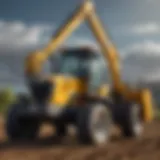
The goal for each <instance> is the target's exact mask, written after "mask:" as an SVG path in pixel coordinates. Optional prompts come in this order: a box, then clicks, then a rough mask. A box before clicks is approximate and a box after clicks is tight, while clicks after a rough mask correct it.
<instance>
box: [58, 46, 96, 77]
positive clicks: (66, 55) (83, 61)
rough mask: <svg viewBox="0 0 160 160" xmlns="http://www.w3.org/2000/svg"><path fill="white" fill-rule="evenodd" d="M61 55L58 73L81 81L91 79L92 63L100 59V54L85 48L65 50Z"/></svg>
mask: <svg viewBox="0 0 160 160" xmlns="http://www.w3.org/2000/svg"><path fill="white" fill-rule="evenodd" d="M59 55H60V61H59V70H58V73H59V74H63V75H68V76H72V77H76V78H80V79H81V78H82V79H83V78H84V79H86V78H87V79H88V78H89V76H90V69H91V65H92V64H91V63H92V62H93V60H95V59H97V58H98V54H96V53H95V52H93V51H92V50H91V49H90V48H84V47H83V48H68V49H63V50H62V52H61V53H60V54H59Z"/></svg>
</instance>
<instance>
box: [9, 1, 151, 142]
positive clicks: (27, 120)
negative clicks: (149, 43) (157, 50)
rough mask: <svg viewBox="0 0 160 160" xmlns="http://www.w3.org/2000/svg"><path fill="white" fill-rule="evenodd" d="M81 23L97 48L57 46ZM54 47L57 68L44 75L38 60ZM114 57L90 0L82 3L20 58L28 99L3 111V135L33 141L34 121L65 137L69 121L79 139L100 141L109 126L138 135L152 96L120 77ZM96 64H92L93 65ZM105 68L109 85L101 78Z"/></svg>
mask: <svg viewBox="0 0 160 160" xmlns="http://www.w3.org/2000/svg"><path fill="white" fill-rule="evenodd" d="M84 21H86V22H87V24H88V26H89V27H90V29H91V30H92V32H93V35H94V36H95V38H96V40H97V42H98V44H99V46H100V52H99V51H97V50H95V49H93V48H92V47H74V48H70V47H68V48H67V47H66V48H64V49H60V47H61V45H62V44H63V42H64V41H65V40H66V39H67V38H68V36H69V35H70V34H71V33H72V32H73V31H74V30H75V29H76V28H77V27H78V26H79V25H80V24H81V23H82V22H84ZM57 51H58V53H59V55H60V57H61V58H60V62H59V67H58V70H57V71H56V72H54V73H53V74H52V75H50V76H48V77H44V76H43V73H42V72H41V71H42V68H43V65H44V63H45V62H46V61H47V60H48V59H49V58H50V57H51V56H53V55H54V53H56V52H57ZM119 65H120V60H119V58H118V52H117V51H116V48H115V46H114V45H113V44H112V43H111V42H110V39H109V37H108V35H107V34H106V32H105V31H104V28H103V26H102V24H101V22H100V19H99V18H98V16H97V14H96V10H95V7H94V4H93V3H92V1H90V0H86V1H84V2H83V3H82V4H81V5H80V6H79V7H78V8H76V10H75V11H74V12H73V13H72V15H70V16H69V18H67V20H66V22H65V23H64V24H63V25H62V26H61V27H60V28H59V29H58V30H57V31H56V33H55V35H54V36H53V37H52V39H51V41H50V42H49V43H48V44H47V46H46V47H44V48H42V49H41V50H37V51H35V52H32V53H30V54H29V55H28V57H27V58H26V63H25V75H26V79H27V82H28V85H29V87H30V89H31V93H32V96H31V99H29V100H28V99H26V98H24V97H20V98H19V100H18V101H17V102H16V103H15V104H13V106H12V107H11V110H10V111H9V113H8V119H7V133H8V136H9V137H10V139H11V140H16V139H35V138H36V137H37V132H38V129H39V127H40V124H41V123H43V122H44V121H48V122H50V123H51V124H54V125H55V126H56V130H57V136H60V137H61V136H64V135H66V133H67V131H66V128H67V126H68V125H69V124H73V125H75V126H76V128H77V136H78V139H79V140H80V141H81V142H83V143H92V144H96V145H102V144H105V143H106V142H107V141H108V140H109V138H110V136H111V135H110V133H111V128H112V126H113V125H114V124H117V125H119V126H120V127H121V129H122V133H123V135H124V136H128V137H139V136H141V135H142V133H143V132H142V131H143V124H144V122H150V121H151V120H152V119H153V110H152V108H153V106H152V95H151V93H150V91H149V90H148V89H146V88H145V89H131V88H129V87H128V86H127V85H126V84H125V83H124V82H123V81H122V79H121V75H120V66H119ZM94 66H96V67H94ZM107 66H108V70H109V72H110V75H111V80H112V86H110V87H108V84H107V81H106V79H105V78H104V77H105V72H106V75H107Z"/></svg>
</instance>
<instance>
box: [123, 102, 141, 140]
mask: <svg viewBox="0 0 160 160" xmlns="http://www.w3.org/2000/svg"><path fill="white" fill-rule="evenodd" d="M121 126H122V130H123V135H124V136H126V137H140V136H141V135H142V133H143V121H142V116H141V108H140V106H139V105H137V104H130V105H127V106H126V107H125V110H124V116H123V120H122V123H121Z"/></svg>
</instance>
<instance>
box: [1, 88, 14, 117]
mask: <svg viewBox="0 0 160 160" xmlns="http://www.w3.org/2000/svg"><path fill="white" fill-rule="evenodd" d="M15 98H16V97H15V94H14V92H13V90H12V89H10V88H5V89H2V90H1V91H0V113H2V114H4V113H5V112H6V111H7V110H8V107H9V106H10V104H11V103H13V102H14V100H15Z"/></svg>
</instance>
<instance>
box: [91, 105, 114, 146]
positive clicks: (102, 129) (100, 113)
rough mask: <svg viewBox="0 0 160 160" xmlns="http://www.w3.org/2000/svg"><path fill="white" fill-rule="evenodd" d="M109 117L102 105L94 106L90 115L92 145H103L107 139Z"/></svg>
mask: <svg viewBox="0 0 160 160" xmlns="http://www.w3.org/2000/svg"><path fill="white" fill-rule="evenodd" d="M110 124H111V120H110V115H109V112H108V110H107V108H106V107H105V106H103V105H96V106H95V107H94V108H93V109H92V112H91V115H90V132H91V137H92V140H93V141H94V143H96V144H105V143H106V142H107V140H108V138H109V134H110V133H109V131H110Z"/></svg>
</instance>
